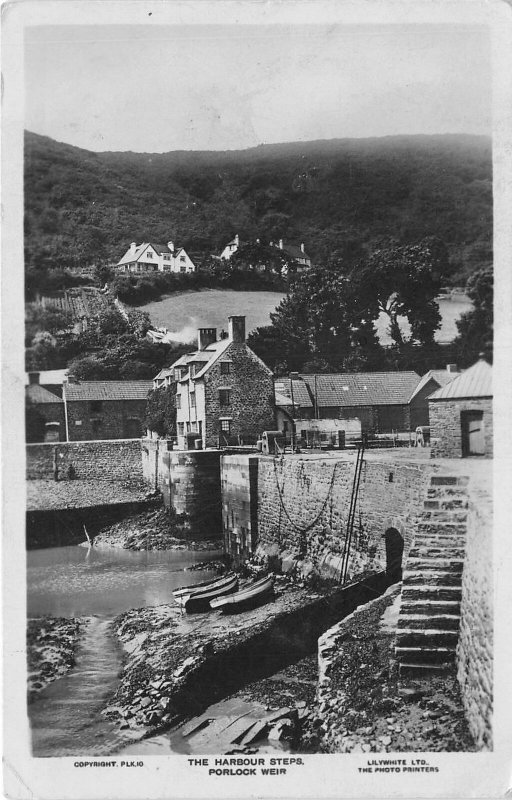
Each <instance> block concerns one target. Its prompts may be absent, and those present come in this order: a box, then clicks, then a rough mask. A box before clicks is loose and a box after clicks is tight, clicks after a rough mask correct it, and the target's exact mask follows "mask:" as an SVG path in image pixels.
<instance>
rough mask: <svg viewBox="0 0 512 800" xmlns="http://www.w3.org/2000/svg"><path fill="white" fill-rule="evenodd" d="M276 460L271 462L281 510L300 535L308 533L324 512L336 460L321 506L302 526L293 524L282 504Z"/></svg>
mask: <svg viewBox="0 0 512 800" xmlns="http://www.w3.org/2000/svg"><path fill="white" fill-rule="evenodd" d="M276 460H277V459H274V462H273V463H274V474H275V477H276V486H277V493H278V495H279V503H280V506H281V508H282V509H283V511H284V513H285V516H286V518H287V519H288V522H289V523H290V525H291V526H292V528H294V529H295V530H296V531H297V533H300V534H301V535H304V534H306V533H308V531H310V530H311V528H313V527H314V526H315V525H316V523H317V522H318V520H319V519H320V517H321V516H322V514H323V513H324V511H325V508H326V506H327V503H328V501H329V497H330V496H331V492H332V488H333V486H334V478H335V477H336V468H337V467H338V462H336V463H335V464H334V469H333V471H332V475H331V481H330V484H329V488H328V490H327V494H326V497H325V500H324V501H323V503H322V505H321V507H320V511H319V512H318V514H317V515H316V517H315V518H314V519H313V520H312V521H311V522H309V523H308V524H307V525H305V526H304V527H299V526H298V525H296V524H295V522H294V521H293V520H292V518H291V517H290V515H289V513H288V509H287V508H286V506H285V504H284V499H283V492H282V489H281V487H280V486H279V479H278V476H277V467H276Z"/></svg>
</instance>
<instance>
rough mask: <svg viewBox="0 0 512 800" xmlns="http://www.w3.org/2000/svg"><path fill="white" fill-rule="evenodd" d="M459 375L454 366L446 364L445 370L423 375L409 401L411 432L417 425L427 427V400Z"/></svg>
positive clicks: (436, 370)
mask: <svg viewBox="0 0 512 800" xmlns="http://www.w3.org/2000/svg"><path fill="white" fill-rule="evenodd" d="M457 375H460V372H459V369H458V368H457V365H456V364H447V365H446V369H430V370H429V371H428V372H426V373H425V375H423V377H422V379H421V380H420V382H419V383H418V385H417V386H416V388H415V390H414V392H413V393H412V395H411V397H410V400H409V407H410V415H411V430H413V431H414V430H416V428H417V427H418V426H419V425H429V424H430V419H429V413H428V398H429V397H430V395H431V394H433V393H434V392H436V391H437V390H438V389H440V388H441V387H443V386H446V384H448V383H450V382H451V381H453V380H454V379H455V378H456V377H457Z"/></svg>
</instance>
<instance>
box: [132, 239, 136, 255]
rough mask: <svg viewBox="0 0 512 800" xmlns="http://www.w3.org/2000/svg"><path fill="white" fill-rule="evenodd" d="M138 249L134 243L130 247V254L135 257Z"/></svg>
mask: <svg viewBox="0 0 512 800" xmlns="http://www.w3.org/2000/svg"><path fill="white" fill-rule="evenodd" d="M136 249H137V244H136V243H135V242H132V243H131V245H130V253H131V254H132V255H133V254H134V253H135V251H136Z"/></svg>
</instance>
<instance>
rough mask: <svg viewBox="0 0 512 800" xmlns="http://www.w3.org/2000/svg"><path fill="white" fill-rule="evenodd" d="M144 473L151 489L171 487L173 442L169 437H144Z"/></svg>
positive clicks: (142, 442) (142, 445)
mask: <svg viewBox="0 0 512 800" xmlns="http://www.w3.org/2000/svg"><path fill="white" fill-rule="evenodd" d="M140 446H141V448H142V475H143V477H144V480H145V482H146V483H147V485H148V486H149V487H150V488H151V489H160V490H162V491H164V489H165V487H167V488H168V487H169V456H168V453H170V452H171V451H172V443H171V442H169V441H167V439H149V438H144V439H142V441H141V443H140Z"/></svg>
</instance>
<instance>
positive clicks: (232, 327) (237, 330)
mask: <svg viewBox="0 0 512 800" xmlns="http://www.w3.org/2000/svg"><path fill="white" fill-rule="evenodd" d="M228 330H229V338H230V339H231V341H232V342H237V343H238V344H242V343H243V342H245V317H228Z"/></svg>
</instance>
